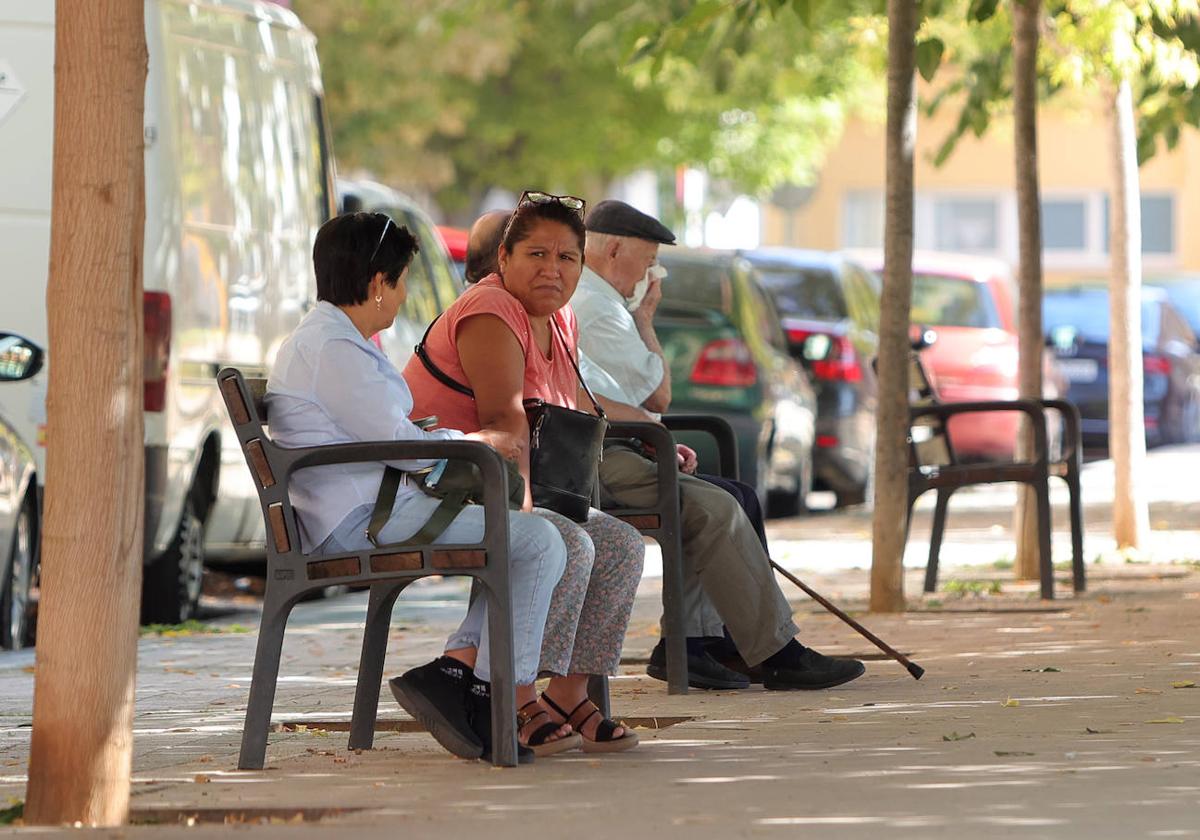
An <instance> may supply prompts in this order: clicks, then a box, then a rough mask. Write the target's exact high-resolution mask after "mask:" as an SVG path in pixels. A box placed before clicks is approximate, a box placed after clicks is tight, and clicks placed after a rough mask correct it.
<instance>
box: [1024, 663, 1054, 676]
mask: <svg viewBox="0 0 1200 840" xmlns="http://www.w3.org/2000/svg"><path fill="white" fill-rule="evenodd" d="M1021 670H1022V671H1023V672H1024V673H1026V674H1060V673H1062V668H1055V667H1054V666H1053V665H1047V666H1046V667H1045V668H1022V669H1021Z"/></svg>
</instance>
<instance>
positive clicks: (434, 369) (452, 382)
mask: <svg viewBox="0 0 1200 840" xmlns="http://www.w3.org/2000/svg"><path fill="white" fill-rule="evenodd" d="M441 317H442V316H441V315H438V316H437V318H434V319H433V321H431V322H430V324H429V327H428V328H426V330H425V335H423V336H421V340H420V341H419V342H418V343H417V346H416V347H414V348H413V354H414V355H415V356H416V357H417V358H418V359H420V360H421V364H422V365H424V366H425V370H427V371H429V375H430V376H432V377H433V378H434V379H436V380H437V381H438V382H441V383H442V384H443V385H445V386H446V387H447V388H450V389H451V390H454V391H457V392H458V393H460V394H466V395H467V396H468V397H470V398H471V399H475V392H474V391H472V390H471V389H470V388H468V387H467V386H466V385H463V384H462V383H461V382H459V381H458V380H456V379H454V378H453V377H452V376H450V374H448V373H446V372H445V371H444V370H442V369H441V368H440V367H438V366H437V365H435V364H434V363H433V359H431V358H429V352H428V351H427V350H426V349H425V340H426V339H427V338H429V332H430V330H432V329H433V325H434V324H436V323H437V322H438V318H441Z"/></svg>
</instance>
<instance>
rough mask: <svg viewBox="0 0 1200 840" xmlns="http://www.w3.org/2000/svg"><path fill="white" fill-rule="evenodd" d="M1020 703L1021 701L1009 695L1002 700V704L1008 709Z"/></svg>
mask: <svg viewBox="0 0 1200 840" xmlns="http://www.w3.org/2000/svg"><path fill="white" fill-rule="evenodd" d="M1020 705H1021V701H1020V700H1015V699H1013V698H1012V697H1010V698H1008V699H1007V700H1005V701H1004V706H1005V707H1006V708H1009V709H1011V708H1013V707H1014V706H1020Z"/></svg>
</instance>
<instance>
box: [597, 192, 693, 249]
mask: <svg viewBox="0 0 1200 840" xmlns="http://www.w3.org/2000/svg"><path fill="white" fill-rule="evenodd" d="M584 226H585V227H586V228H587V229H588V230H590V231H594V232H596V233H611V234H613V235H614V236H632V237H633V238H635V239H645V240H647V241H649V242H659V243H662V244H663V245H674V244H675V234H673V233H671V229H670V228H669V227H667V226H666V225H664V224H663V223H662V222H660V221H659V220H658V219H656V218H654V217H653V216H647V215H646V214H645V213H643V212H642V211H641V210H636V209H634V208H633V207H630V206H629V205H628V204H626V203H625V202H624V201H616V200H615V199H611V198H610V199H607V200H605V201H601V202H600V203H599V204H597V205H596V206H595V207H593V208H592V210H591V212H590V213H588V215H587V221H586V222H585V223H584Z"/></svg>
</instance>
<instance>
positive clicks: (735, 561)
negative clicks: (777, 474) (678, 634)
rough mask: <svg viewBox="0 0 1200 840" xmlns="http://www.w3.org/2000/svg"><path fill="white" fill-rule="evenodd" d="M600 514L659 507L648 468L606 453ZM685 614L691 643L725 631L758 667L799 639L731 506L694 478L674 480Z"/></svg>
mask: <svg viewBox="0 0 1200 840" xmlns="http://www.w3.org/2000/svg"><path fill="white" fill-rule="evenodd" d="M600 491H601V492H600V503H601V507H602V508H609V507H640V506H644V505H652V504H654V503H655V502H656V501H657V499H658V473H657V467H656V466H655V464H654V462H653V461H651V460H650V459H649V458H646V457H644V456H642V455H640V454H639V453H637V452H634V451H633V450H630V449H625V448H621V447H609V448H608V449H605V450H604V459H603V460H602V461H601V462H600ZM679 496H680V502H681V507H682V516H681V526H682V532H683V533H682V537H683V579H684V580H683V584H684V598H683V603H684V609H685V615H686V617H687V624H686V627H687V634H688V635H689V636H720V635H722V629H721V625H722V623H724V625H725V626H727V627H728V628H729V633H730V635H731V636H733V641H734V643H735V644H736V645H737V647H738V650H739V651H740V652H741V654H742V657H743V658H744V659H745V660H746V662H748V663H749V664H751V665H757V664H758V663H760V662H762V661H763V660H764V659H766V658H767V657H768V656H770V655H771V654H773V653H775V652H776V651H778V650H780V649H781V648H782V647H783V646H784V645H786V644H787V643H788V641H789V640H790V639H792V638H793V637H794V636H795V635H796V633H797V632H798V630H797V628H796V625H795V623H794V622H793V621H792V610H791V607H790V606H789V605H788V602H787V599H786V598H784V597H783V593H782V592H780V591H779V584H778V583H776V581H775V574H774V572H773V571H772V570H771V564H770V562H769V560H768V559H767V555H766V554H765V553H764V552H763V548H762V545H761V544H760V543H759V541H758V536H757V535H756V534H755V533H754V528H753V526H751V524H750V520H748V519H747V518H746V514H745V512H744V511H743V510H742V508H741V506H740V505H738V503H737V500H736V499H734V498H733V496H731V495H730V494H729V493H726V492H725V491H724V490H722V489H721V488H719V487H716V486H715V485H712V484H709V483H708V482H706V481H703V480H701V479H698V478H696V477H694V476H690V475H685V474H683V473H680V475H679Z"/></svg>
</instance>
